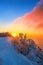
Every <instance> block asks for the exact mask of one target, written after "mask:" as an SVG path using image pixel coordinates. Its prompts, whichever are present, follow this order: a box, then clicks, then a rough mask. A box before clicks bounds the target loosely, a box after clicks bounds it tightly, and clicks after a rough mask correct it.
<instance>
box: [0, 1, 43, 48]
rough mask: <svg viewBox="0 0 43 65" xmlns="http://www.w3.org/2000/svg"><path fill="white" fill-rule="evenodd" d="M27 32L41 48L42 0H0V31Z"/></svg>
mask: <svg viewBox="0 0 43 65" xmlns="http://www.w3.org/2000/svg"><path fill="white" fill-rule="evenodd" d="M12 31H13V32H23V33H27V32H28V33H29V38H32V39H34V40H35V42H36V43H38V44H39V45H40V46H41V48H43V0H0V32H12Z"/></svg>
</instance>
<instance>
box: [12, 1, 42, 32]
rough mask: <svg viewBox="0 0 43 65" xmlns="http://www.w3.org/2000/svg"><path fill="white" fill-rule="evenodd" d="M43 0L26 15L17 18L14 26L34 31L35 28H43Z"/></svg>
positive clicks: (16, 28)
mask: <svg viewBox="0 0 43 65" xmlns="http://www.w3.org/2000/svg"><path fill="white" fill-rule="evenodd" d="M42 24H43V0H40V2H39V3H38V4H37V6H36V7H35V8H34V9H33V10H32V11H31V12H30V13H27V14H25V15H24V16H22V17H20V18H17V19H16V20H15V21H14V22H13V28H14V30H16V31H24V32H26V31H27V32H29V31H30V32H32V31H34V30H35V29H37V27H38V28H43V25H42Z"/></svg>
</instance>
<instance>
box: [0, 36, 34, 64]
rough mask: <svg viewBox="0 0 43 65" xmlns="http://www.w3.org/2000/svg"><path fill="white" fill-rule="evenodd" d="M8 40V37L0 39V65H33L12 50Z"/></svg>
mask: <svg viewBox="0 0 43 65" xmlns="http://www.w3.org/2000/svg"><path fill="white" fill-rule="evenodd" d="M8 39H9V38H8V37H0V65H33V64H32V63H31V61H30V60H28V59H27V58H26V57H25V56H23V55H22V54H20V53H18V52H17V51H16V50H15V49H14V48H13V46H12V43H11V42H10V41H8Z"/></svg>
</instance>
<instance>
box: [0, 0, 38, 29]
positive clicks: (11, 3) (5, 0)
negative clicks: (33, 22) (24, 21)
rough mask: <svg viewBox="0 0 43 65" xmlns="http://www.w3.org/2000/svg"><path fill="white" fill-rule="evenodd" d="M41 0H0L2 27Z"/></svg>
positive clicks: (28, 10) (0, 25) (0, 23)
mask: <svg viewBox="0 0 43 65" xmlns="http://www.w3.org/2000/svg"><path fill="white" fill-rule="evenodd" d="M38 1H39V0H0V27H1V28H4V27H5V26H7V25H8V24H10V23H12V22H13V21H14V20H15V19H17V18H18V17H21V16H23V15H24V14H25V13H28V12H30V11H31V10H32V9H33V8H34V7H35V6H36V4H37V2H38Z"/></svg>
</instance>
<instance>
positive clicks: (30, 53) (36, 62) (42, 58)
mask: <svg viewBox="0 0 43 65" xmlns="http://www.w3.org/2000/svg"><path fill="white" fill-rule="evenodd" d="M12 43H13V45H14V48H15V49H16V50H17V51H18V52H19V53H21V54H22V55H24V56H25V57H27V58H28V60H30V61H31V62H32V63H33V65H43V51H42V50H41V49H40V48H39V47H38V46H37V45H36V44H35V42H34V41H33V40H32V39H27V38H25V37H23V38H22V37H20V38H19V39H18V40H16V41H15V40H12Z"/></svg>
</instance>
